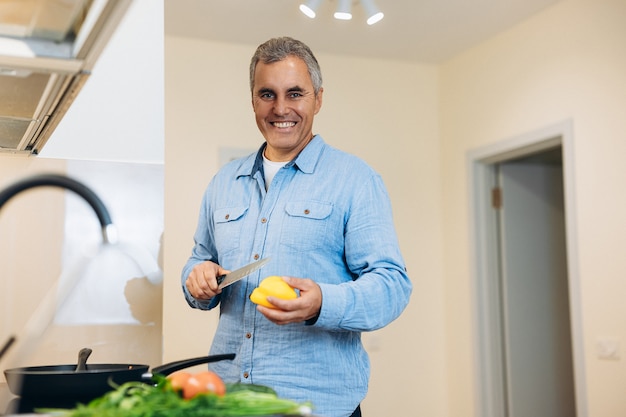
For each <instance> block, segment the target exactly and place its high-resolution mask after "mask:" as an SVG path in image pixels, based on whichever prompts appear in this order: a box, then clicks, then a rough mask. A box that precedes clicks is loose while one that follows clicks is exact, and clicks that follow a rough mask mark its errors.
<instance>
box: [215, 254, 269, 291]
mask: <svg viewBox="0 0 626 417" xmlns="http://www.w3.org/2000/svg"><path fill="white" fill-rule="evenodd" d="M269 261H270V258H263V259H260V260H258V261H256V262H252V263H251V264H249V265H246V266H244V267H243V268H239V269H237V270H235V271H233V272H231V273H229V274H226V275H220V276H219V277H217V284H218V288H220V289H222V288H224V287H227V286H229V285H230V284H232V283H234V282H237V281H239V280H240V279H241V278H244V277H246V276H248V275H250V274H251V273H253V272H254V271H256V270H257V269H259V268H261V267H262V266H263V265H265V264H266V263H268V262H269Z"/></svg>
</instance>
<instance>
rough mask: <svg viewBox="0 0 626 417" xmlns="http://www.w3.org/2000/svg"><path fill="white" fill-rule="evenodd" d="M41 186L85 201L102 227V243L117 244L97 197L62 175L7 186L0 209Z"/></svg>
mask: <svg viewBox="0 0 626 417" xmlns="http://www.w3.org/2000/svg"><path fill="white" fill-rule="evenodd" d="M41 186H52V187H60V188H64V189H67V190H70V191H73V192H74V193H76V194H78V195H79V196H80V197H82V198H83V199H85V200H86V201H87V203H89V205H90V206H91V207H92V208H93V210H94V211H95V212H96V215H97V216H98V220H99V221H100V225H101V227H102V238H103V240H104V242H105V243H117V234H116V230H115V227H113V222H112V221H111V216H110V214H109V211H108V210H107V208H106V206H105V205H104V203H103V202H102V200H101V199H100V197H98V196H97V195H96V193H95V192H93V191H92V190H91V189H90V188H89V187H87V186H86V185H84V184H83V183H81V182H79V181H76V180H74V179H72V178H70V177H67V176H64V175H59V174H40V175H35V176H32V177H29V178H26V179H23V180H21V181H18V182H16V183H14V184H12V185H10V186H8V187H7V188H5V189H4V190H2V191H0V208H2V206H3V205H4V204H5V203H6V202H7V201H8V200H9V199H11V198H12V197H14V196H15V195H16V194H19V193H20V192H22V191H25V190H28V189H31V188H35V187H41Z"/></svg>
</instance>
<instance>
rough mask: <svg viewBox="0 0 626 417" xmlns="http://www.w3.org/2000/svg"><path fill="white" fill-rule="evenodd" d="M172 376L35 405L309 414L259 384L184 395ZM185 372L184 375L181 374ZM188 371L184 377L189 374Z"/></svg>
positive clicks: (122, 416)
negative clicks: (84, 398)
mask: <svg viewBox="0 0 626 417" xmlns="http://www.w3.org/2000/svg"><path fill="white" fill-rule="evenodd" d="M181 375H182V374H179V375H178V376H177V377H176V378H167V377H165V376H162V375H155V376H154V381H155V384H154V385H152V384H147V383H145V382H135V381H133V382H127V383H124V384H122V385H119V386H117V387H115V389H114V390H113V391H110V392H108V393H106V394H105V395H103V396H102V397H99V398H96V399H95V400H93V401H91V402H89V403H88V404H78V405H77V406H76V408H73V409H49V408H48V409H37V410H35V411H36V412H38V413H45V414H48V415H50V416H53V417H243V416H247V417H253V416H270V415H277V414H285V415H290V416H310V415H311V405H310V404H300V403H297V402H295V401H291V400H288V399H283V398H279V397H278V396H277V395H276V392H275V391H274V390H272V389H271V388H269V387H266V386H263V385H253V384H242V383H231V384H224V386H225V393H224V394H222V395H219V394H217V393H214V392H211V391H210V390H208V391H206V392H203V393H198V394H197V395H195V396H193V397H191V398H189V399H187V398H185V397H184V395H182V392H181V389H180V388H174V386H173V384H174V380H178V378H179V377H181ZM183 376H185V375H183ZM193 377H194V375H193V374H192V375H191V376H190V377H189V378H188V381H189V380H191V378H193Z"/></svg>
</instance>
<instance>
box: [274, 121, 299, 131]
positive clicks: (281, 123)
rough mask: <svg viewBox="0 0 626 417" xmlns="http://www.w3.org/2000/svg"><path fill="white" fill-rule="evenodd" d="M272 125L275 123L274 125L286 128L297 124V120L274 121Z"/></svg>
mask: <svg viewBox="0 0 626 417" xmlns="http://www.w3.org/2000/svg"><path fill="white" fill-rule="evenodd" d="M272 125H274V127H277V128H279V129H284V128H288V127H293V126H295V125H296V122H272Z"/></svg>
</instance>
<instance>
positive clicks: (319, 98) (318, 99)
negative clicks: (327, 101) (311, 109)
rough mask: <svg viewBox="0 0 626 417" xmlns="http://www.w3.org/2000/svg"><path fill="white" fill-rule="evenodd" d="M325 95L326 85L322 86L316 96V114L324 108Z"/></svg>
mask: <svg viewBox="0 0 626 417" xmlns="http://www.w3.org/2000/svg"><path fill="white" fill-rule="evenodd" d="M323 95H324V87H320V91H318V92H317V95H316V96H315V114H317V113H318V112H319V111H320V109H321V108H322V96H323Z"/></svg>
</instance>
